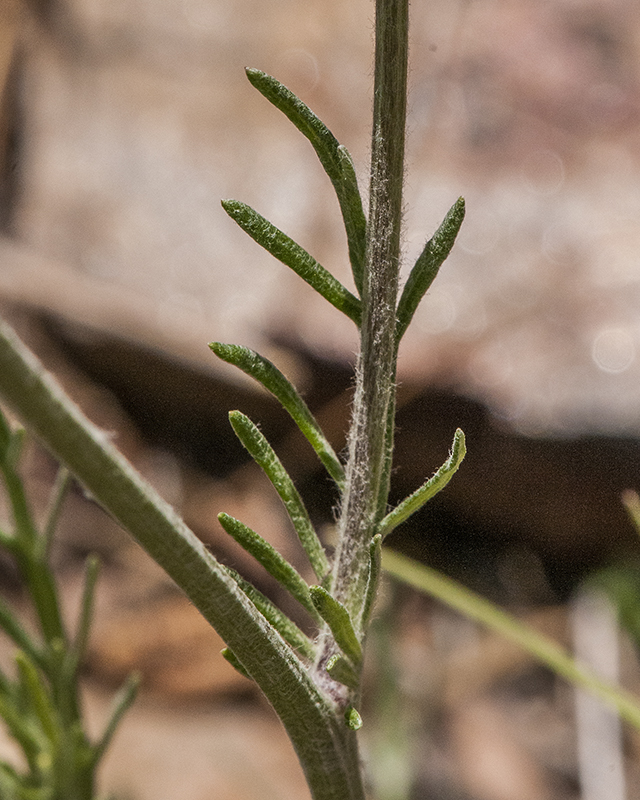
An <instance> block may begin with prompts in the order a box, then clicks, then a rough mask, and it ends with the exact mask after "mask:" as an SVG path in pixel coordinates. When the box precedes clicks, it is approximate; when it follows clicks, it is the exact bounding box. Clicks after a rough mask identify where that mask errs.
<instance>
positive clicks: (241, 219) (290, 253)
mask: <svg viewBox="0 0 640 800" xmlns="http://www.w3.org/2000/svg"><path fill="white" fill-rule="evenodd" d="M222 207H223V208H224V210H225V211H226V212H227V214H228V215H229V216H230V217H231V219H232V220H233V221H234V222H237V223H238V225H239V226H240V227H241V228H242V230H243V231H245V233H248V234H249V236H250V237H251V238H252V239H253V240H254V241H255V242H257V243H258V244H259V245H260V246H261V247H264V249H265V250H266V251H267V252H269V253H271V255H272V256H274V258H277V259H278V261H281V262H282V263H283V264H285V265H286V266H287V267H289V268H290V269H292V270H293V271H294V272H295V273H296V274H297V275H299V276H300V277H301V278H302V279H303V280H304V281H306V282H307V283H308V284H309V286H312V287H313V288H314V289H315V290H316V292H318V293H319V294H321V295H322V296H323V297H324V298H325V300H328V301H329V302H330V303H331V305H332V306H335V307H336V308H337V309H338V311H342V313H343V314H346V315H347V316H348V317H349V319H351V320H353V321H354V322H355V323H356V325H358V326H359V325H360V321H361V318H362V308H361V305H362V304H361V303H360V300H358V298H357V297H355V295H353V294H351V292H350V291H349V290H348V289H347V288H345V287H344V286H343V285H342V284H341V283H340V281H339V280H337V279H336V278H334V277H333V275H332V274H331V273H330V272H329V271H328V270H327V269H325V268H324V267H323V266H322V264H319V263H318V262H317V261H316V260H315V258H314V257H313V256H311V255H310V254H309V253H307V251H306V250H305V249H304V248H303V247H300V245H299V244H297V243H296V242H294V241H293V239H291V238H290V237H289V236H287V235H286V233H283V232H282V231H281V230H280V229H279V228H276V226H275V225H273V224H272V223H271V222H269V220H267V219H265V218H264V217H263V216H261V215H260V214H258V212H257V211H254V209H252V208H251V207H250V206H248V205H246V203H241V202H240V201H239V200H223V201H222Z"/></svg>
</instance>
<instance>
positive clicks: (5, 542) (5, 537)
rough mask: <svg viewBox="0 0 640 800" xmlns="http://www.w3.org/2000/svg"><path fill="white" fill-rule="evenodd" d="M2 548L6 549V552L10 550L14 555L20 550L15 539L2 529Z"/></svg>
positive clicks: (0, 540) (0, 544) (0, 532)
mask: <svg viewBox="0 0 640 800" xmlns="http://www.w3.org/2000/svg"><path fill="white" fill-rule="evenodd" d="M0 547H4V548H5V549H6V550H8V551H9V552H10V553H13V554H14V555H15V552H16V550H18V549H19V548H18V546H17V543H16V539H15V537H14V536H12V535H11V534H9V533H7V532H6V531H3V530H2V528H0Z"/></svg>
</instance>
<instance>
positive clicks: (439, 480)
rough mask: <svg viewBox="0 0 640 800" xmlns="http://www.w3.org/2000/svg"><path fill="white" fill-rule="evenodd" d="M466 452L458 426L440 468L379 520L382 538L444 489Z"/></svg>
mask: <svg viewBox="0 0 640 800" xmlns="http://www.w3.org/2000/svg"><path fill="white" fill-rule="evenodd" d="M466 452H467V449H466V446H465V439H464V433H463V432H462V431H461V430H460V428H458V429H457V430H456V432H455V435H454V437H453V445H452V447H451V453H450V454H449V458H448V459H447V460H446V461H445V462H444V464H443V465H442V466H441V467H440V469H439V470H438V471H437V472H436V473H435V474H434V475H433V476H432V477H431V478H429V480H428V481H427V482H426V483H423V484H422V486H421V487H420V488H419V489H416V491H415V492H414V493H413V494H411V495H409V497H407V498H405V499H404V500H403V501H402V502H401V503H400V504H399V505H397V506H396V507H395V508H394V509H393V511H390V512H389V513H388V514H387V516H386V517H385V518H384V519H383V520H381V522H380V524H379V525H378V533H379V534H380V535H381V536H382V538H383V539H384V538H385V537H387V536H388V535H389V534H390V533H391V531H392V530H394V528H397V527H398V525H400V524H401V523H402V522H404V521H405V520H406V519H408V518H409V517H410V516H411V515H412V514H414V513H415V512H416V511H417V510H418V509H419V508H421V507H422V506H423V505H424V504H425V503H426V502H427V501H428V500H431V498H432V497H433V496H434V495H436V494H438V492H440V491H442V489H444V487H445V486H446V485H447V484H448V483H449V481H450V480H451V478H452V477H453V476H454V475H455V473H456V472H457V470H458V467H459V466H460V464H461V463H462V459H463V458H464V457H465V454H466Z"/></svg>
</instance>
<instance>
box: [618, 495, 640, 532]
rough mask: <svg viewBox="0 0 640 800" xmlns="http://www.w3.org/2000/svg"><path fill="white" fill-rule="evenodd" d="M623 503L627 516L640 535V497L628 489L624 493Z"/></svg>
mask: <svg viewBox="0 0 640 800" xmlns="http://www.w3.org/2000/svg"><path fill="white" fill-rule="evenodd" d="M622 503H623V505H624V507H625V508H626V509H627V514H629V516H630V517H631V521H632V522H633V524H634V525H635V527H636V531H637V532H638V533H640V496H639V495H638V493H637V492H635V491H634V490H633V489H627V490H626V491H624V492H623V493H622Z"/></svg>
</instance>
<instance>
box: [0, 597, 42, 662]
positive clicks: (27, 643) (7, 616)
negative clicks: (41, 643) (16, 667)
mask: <svg viewBox="0 0 640 800" xmlns="http://www.w3.org/2000/svg"><path fill="white" fill-rule="evenodd" d="M0 629H2V630H3V631H4V632H5V633H6V634H7V636H8V637H9V638H10V639H12V640H13V642H14V643H15V644H16V645H17V646H18V647H19V648H20V649H21V650H24V651H25V653H28V654H29V657H30V658H31V659H32V660H33V661H34V662H35V663H36V664H38V666H40V667H42V666H44V663H45V659H44V657H43V655H42V653H41V652H40V649H39V647H38V645H37V644H36V643H35V642H34V641H33V640H32V639H31V637H30V636H29V634H28V633H27V631H26V630H25V629H24V628H23V626H22V625H21V623H20V621H19V620H18V618H17V617H16V615H15V614H14V613H13V612H12V610H11V609H10V608H9V606H8V605H7V604H6V603H4V602H3V601H2V600H1V599H0Z"/></svg>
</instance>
